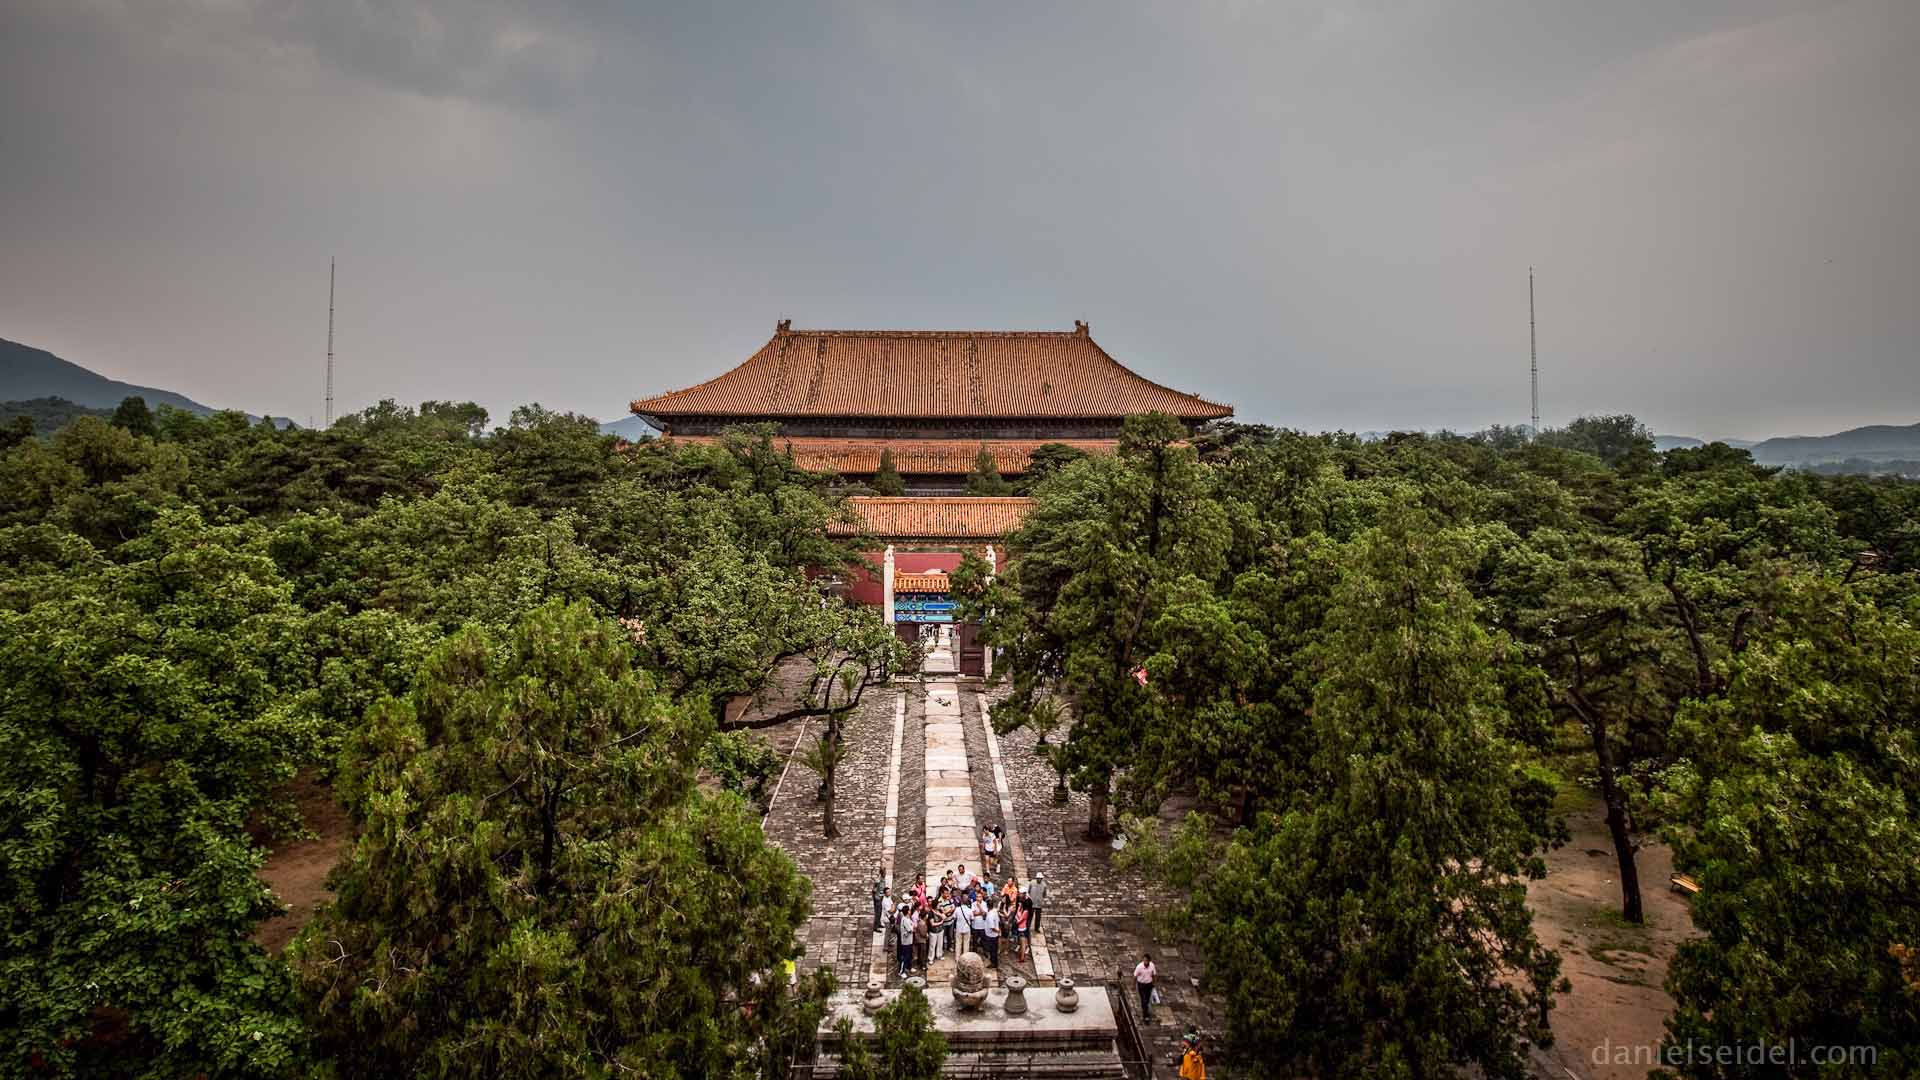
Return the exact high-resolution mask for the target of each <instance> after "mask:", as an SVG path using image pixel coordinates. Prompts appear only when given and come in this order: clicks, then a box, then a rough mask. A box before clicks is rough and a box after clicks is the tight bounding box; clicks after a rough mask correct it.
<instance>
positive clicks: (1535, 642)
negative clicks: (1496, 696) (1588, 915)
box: [1491, 529, 1694, 923]
mask: <svg viewBox="0 0 1920 1080" xmlns="http://www.w3.org/2000/svg"><path fill="white" fill-rule="evenodd" d="M1493 577H1494V584H1493V586H1492V589H1491V591H1492V592H1493V593H1494V594H1495V599H1494V601H1493V602H1494V604H1495V605H1496V606H1499V607H1503V608H1505V609H1507V610H1506V612H1505V613H1504V614H1503V616H1502V617H1501V622H1502V623H1503V625H1505V626H1507V627H1508V628H1509V629H1511V630H1512V632H1513V633H1514V634H1515V635H1516V636H1517V637H1518V638H1519V640H1521V641H1522V642H1525V643H1526V644H1528V645H1529V646H1530V647H1531V658H1532V659H1533V660H1534V661H1535V662H1537V663H1538V664H1539V665H1540V667H1541V669H1542V671H1543V672H1544V673H1545V674H1546V676H1547V690H1548V694H1549V698H1550V702H1551V704H1552V706H1553V708H1554V709H1555V711H1556V712H1558V713H1559V714H1560V715H1562V716H1564V717H1566V718H1568V719H1569V720H1571V721H1572V722H1573V723H1576V724H1578V725H1579V727H1580V729H1581V731H1582V732H1583V733H1584V734H1585V735H1586V737H1587V740H1588V743H1589V745H1591V746H1592V748H1593V765H1594V775H1595V778H1596V780H1597V782H1598V786H1599V789H1600V798H1601V802H1602V804H1603V805H1604V806H1605V808H1606V824H1607V832H1608V834H1609V836H1610V837H1611V839H1612V841H1613V849H1614V856H1615V858H1616V860H1617V861H1618V863H1619V867H1620V905H1621V906H1620V910H1621V914H1622V916H1623V917H1624V918H1626V919H1627V921H1629V922H1634V923H1638V922H1641V921H1643V918H1644V911H1643V905H1642V900H1641V895H1640V871H1639V863H1638V860H1637V858H1636V856H1635V852H1636V849H1637V847H1638V844H1637V842H1636V841H1635V839H1634V836H1633V831H1632V830H1633V826H1634V821H1635V819H1636V817H1637V816H1638V815H1636V813H1635V810H1636V807H1635V806H1634V805H1630V803H1629V798H1630V795H1631V794H1632V792H1634V791H1635V790H1636V789H1637V787H1638V785H1637V784H1636V783H1635V781H1636V780H1641V781H1644V780H1646V779H1647V778H1648V775H1647V774H1648V773H1649V772H1650V771H1651V769H1652V768H1654V767H1655V766H1657V765H1658V764H1660V763H1662V762H1664V760H1665V755H1666V752H1667V730H1668V727H1669V725H1670V724H1671V722H1672V718H1673V714H1674V711H1675V710H1676V709H1677V708H1678V707H1679V705H1680V702H1681V701H1682V700H1683V699H1684V698H1686V697H1687V695H1689V694H1690V693H1692V692H1693V691H1694V681H1693V679H1692V678H1690V677H1689V670H1688V668H1689V665H1690V664H1691V657H1690V655H1689V653H1688V650H1687V648H1686V645H1685V643H1684V639H1683V638H1682V636H1681V635H1679V634H1678V633H1676V632H1675V631H1674V629H1673V628H1672V626H1671V624H1669V623H1668V622H1667V620H1666V619H1665V617H1664V601H1665V600H1666V595H1665V593H1664V592H1663V591H1662V590H1661V589H1660V588H1659V587H1658V586H1657V585H1655V584H1654V583H1652V582H1650V581H1649V580H1648V579H1647V577H1646V575H1645V573H1643V571H1642V563H1641V557H1640V551H1639V549H1638V548H1637V547H1636V546H1635V545H1634V544H1633V543H1632V542H1631V541H1629V540H1626V539H1624V538H1621V537H1615V536H1607V535H1605V534H1603V533H1600V532H1598V531H1597V530H1592V529H1577V530H1575V531H1572V532H1561V531H1560V530H1557V529H1542V530H1539V531H1537V532H1535V533H1534V534H1533V536H1532V537H1530V538H1529V539H1528V540H1527V542H1526V543H1525V544H1524V545H1517V546H1510V547H1509V548H1508V549H1507V550H1506V551H1504V552H1503V553H1502V555H1501V558H1500V561H1499V563H1498V569H1497V570H1496V571H1495V573H1494V575H1493ZM1641 809H1644V808H1643V807H1642V808H1641Z"/></svg>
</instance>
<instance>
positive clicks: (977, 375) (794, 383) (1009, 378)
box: [632, 322, 1233, 420]
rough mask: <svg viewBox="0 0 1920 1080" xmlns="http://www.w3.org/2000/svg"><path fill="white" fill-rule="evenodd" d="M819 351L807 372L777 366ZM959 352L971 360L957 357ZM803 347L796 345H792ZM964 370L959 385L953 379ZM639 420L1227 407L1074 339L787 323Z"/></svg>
mask: <svg viewBox="0 0 1920 1080" xmlns="http://www.w3.org/2000/svg"><path fill="white" fill-rule="evenodd" d="M804 342H811V343H812V344H813V346H814V349H813V352H814V356H813V357H812V358H811V360H810V372H811V373H810V375H809V376H808V377H796V373H795V372H792V371H788V370H787V369H786V367H785V366H783V365H782V364H780V363H777V362H776V361H777V360H778V359H779V358H780V357H781V356H783V355H795V354H797V353H799V352H801V351H802V350H804V349H805V344H804ZM962 343H966V344H965V351H966V356H964V357H962V356H959V355H956V352H955V349H956V347H958V346H960V345H961V344H962ZM796 346H798V348H796ZM962 372H964V376H965V377H960V376H961V373H962ZM632 409H633V411H634V412H635V413H637V414H639V415H641V416H648V417H663V416H664V417H670V416H688V415H714V416H739V417H743V418H750V417H783V416H860V417H918V418H929V419H933V418H951V417H982V416H991V417H1036V418H1037V417H1054V418H1085V419H1093V418H1117V417H1120V416H1125V415H1128V414H1130V413H1141V412H1154V411H1159V412H1167V413H1171V414H1173V415H1175V416H1179V417H1182V418H1184V419H1188V420H1212V419H1219V418H1221V417H1226V416H1231V415H1233V409H1232V407H1231V406H1228V405H1223V404H1220V403H1218V402H1215V401H1211V400H1209V399H1207V398H1203V397H1200V396H1199V395H1197V394H1189V393H1186V392H1185V391H1181V390H1176V389H1174V388H1172V387H1170V386H1167V385H1166V384H1164V383H1160V382H1156V381H1154V380H1153V379H1149V378H1147V377H1146V376H1144V375H1141V374H1140V373H1138V372H1136V371H1133V370H1132V369H1130V368H1128V367H1127V366H1126V365H1124V364H1122V363H1121V362H1120V361H1118V360H1116V359H1114V357H1113V356H1112V354H1110V353H1108V352H1107V351H1106V350H1105V349H1104V348H1101V347H1100V345H1099V344H1098V343H1097V342H1095V341H1094V340H1093V336H1092V334H1091V332H1090V331H1089V330H1088V329H1087V326H1086V324H1085V323H1077V324H1076V325H1075V327H1074V329H1073V330H1070V331H1061V330H794V329H791V327H790V326H789V325H788V324H786V323H784V322H783V323H782V325H781V326H780V328H779V329H778V330H776V331H775V333H774V336H773V337H772V338H771V339H769V340H768V341H767V343H766V344H764V345H762V346H760V348H759V349H757V350H755V351H754V353H753V355H752V356H750V357H748V358H747V359H746V360H745V361H744V362H742V363H740V364H739V365H737V366H735V367H733V368H732V369H730V370H728V371H725V372H722V373H721V374H719V375H716V376H714V377H713V378H710V379H708V380H706V381H705V382H701V383H697V384H695V385H693V386H689V387H686V388H684V389H680V390H672V391H669V392H667V393H664V394H658V395H655V396H653V397H648V398H641V399H638V400H636V401H634V402H633V403H632Z"/></svg>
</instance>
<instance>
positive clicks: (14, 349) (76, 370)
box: [0, 338, 214, 415]
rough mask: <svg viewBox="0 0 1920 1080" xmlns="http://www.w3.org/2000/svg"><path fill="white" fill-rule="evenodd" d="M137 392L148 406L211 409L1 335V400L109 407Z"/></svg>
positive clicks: (165, 391)
mask: <svg viewBox="0 0 1920 1080" xmlns="http://www.w3.org/2000/svg"><path fill="white" fill-rule="evenodd" d="M136 394H137V395H139V396H140V397H143V398H145V399H146V400H147V406H148V407H149V408H155V409H157V408H159V407H160V406H162V405H171V406H173V407H174V408H176V409H185V410H187V411H188V412H193V413H200V414H202V415H205V414H207V413H211V412H213V411H214V410H213V409H212V408H210V407H208V406H206V405H202V404H200V403H199V402H197V401H195V400H193V399H192V398H190V397H186V396H184V395H182V394H176V393H174V392H173V391H171V390H160V389H156V388H154V387H151V386H135V385H134V384H132V383H124V382H120V381H119V380H117V379H109V378H107V377H106V376H104V375H99V374H96V373H94V372H91V371H88V370H87V369H86V368H83V367H81V366H80V365H79V364H76V363H73V362H72V361H69V360H62V359H60V358H59V357H57V356H55V355H53V354H52V353H50V352H48V351H46V350H45V349H36V348H34V347H33V346H31V345H22V344H20V343H19V342H17V341H8V340H7V339H5V338H0V401H9V402H27V401H32V400H34V399H36V398H64V399H65V400H67V401H69V402H71V403H73V404H75V405H79V406H83V407H85V408H89V409H112V408H113V407H114V406H116V405H118V404H120V402H121V400H122V399H124V398H127V397H129V396H131V395H136Z"/></svg>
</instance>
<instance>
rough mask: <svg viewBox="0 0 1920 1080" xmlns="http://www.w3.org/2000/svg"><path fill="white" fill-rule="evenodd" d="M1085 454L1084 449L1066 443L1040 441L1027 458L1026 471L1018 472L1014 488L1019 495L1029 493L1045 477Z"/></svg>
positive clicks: (1044, 479)
mask: <svg viewBox="0 0 1920 1080" xmlns="http://www.w3.org/2000/svg"><path fill="white" fill-rule="evenodd" d="M1086 456H1087V452H1086V451H1085V450H1082V449H1080V448H1079V447H1077V446H1072V445H1069V444H1067V443H1057V442H1050V443H1042V444H1040V445H1039V446H1036V447H1034V448H1033V454H1032V455H1031V456H1030V457H1029V458H1028V459H1027V471H1026V472H1024V473H1021V474H1020V479H1019V481H1018V482H1017V483H1016V484H1015V485H1014V488H1015V490H1016V491H1017V492H1018V493H1019V494H1021V495H1031V494H1033V491H1034V489H1035V488H1038V487H1039V486H1040V485H1041V484H1043V483H1045V482H1046V479H1047V477H1049V476H1052V475H1054V474H1055V473H1058V472H1060V471H1062V470H1063V469H1065V468H1066V467H1067V466H1069V465H1072V464H1073V463H1074V462H1076V461H1079V460H1080V459H1081V458H1084V457H1086Z"/></svg>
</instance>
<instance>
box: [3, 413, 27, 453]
mask: <svg viewBox="0 0 1920 1080" xmlns="http://www.w3.org/2000/svg"><path fill="white" fill-rule="evenodd" d="M32 438H33V417H31V416H16V417H14V418H13V419H12V420H11V421H9V422H8V423H7V424H6V425H5V426H0V454H4V453H6V452H7V451H9V450H11V449H13V448H14V447H16V446H19V445H20V444H21V443H23V442H28V441H30V440H32Z"/></svg>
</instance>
